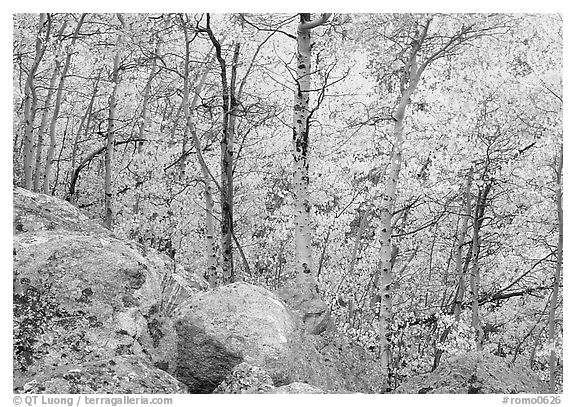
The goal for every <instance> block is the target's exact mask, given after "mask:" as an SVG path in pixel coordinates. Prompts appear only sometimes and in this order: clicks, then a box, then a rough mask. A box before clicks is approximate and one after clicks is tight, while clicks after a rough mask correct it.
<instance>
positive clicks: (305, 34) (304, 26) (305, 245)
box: [292, 13, 330, 286]
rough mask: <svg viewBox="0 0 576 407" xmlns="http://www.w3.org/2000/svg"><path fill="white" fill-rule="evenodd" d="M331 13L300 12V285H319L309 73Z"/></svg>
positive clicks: (296, 129) (296, 150)
mask: <svg viewBox="0 0 576 407" xmlns="http://www.w3.org/2000/svg"><path fill="white" fill-rule="evenodd" d="M329 17H330V14H322V17H320V18H319V19H317V20H315V21H310V14H309V13H300V24H299V25H298V30H297V40H296V41H297V43H296V78H297V83H296V86H297V88H296V92H295V93H294V117H293V127H292V153H293V156H294V178H293V188H294V201H295V208H294V209H295V215H294V229H295V230H294V244H295V262H296V272H297V276H296V279H297V281H298V282H299V284H301V285H308V284H312V285H314V286H315V285H316V284H317V283H316V278H315V276H314V275H313V273H312V268H313V267H312V232H311V230H310V193H309V191H308V185H309V183H310V178H309V175H308V167H309V157H308V151H309V131H310V127H309V126H310V75H311V69H312V61H311V55H312V45H311V40H310V37H311V31H312V29H313V28H315V27H318V26H320V25H322V24H324V23H326V22H327V21H328V18H329Z"/></svg>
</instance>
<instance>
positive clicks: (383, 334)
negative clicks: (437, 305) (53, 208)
mask: <svg viewBox="0 0 576 407" xmlns="http://www.w3.org/2000/svg"><path fill="white" fill-rule="evenodd" d="M429 25H430V20H428V21H427V23H426V25H425V27H424V29H423V30H422V32H421V34H420V35H419V39H418V40H413V42H412V45H411V50H410V55H409V57H408V60H407V61H406V64H405V77H404V79H403V80H402V81H401V83H400V91H401V96H400V101H399V103H398V106H397V107H396V109H395V111H394V113H393V115H392V118H393V119H394V133H393V137H394V144H393V147H392V153H391V157H390V161H391V165H390V172H389V174H388V178H387V179H386V185H385V188H384V198H383V202H382V215H381V218H380V220H381V226H380V230H379V243H380V253H379V260H380V279H379V283H380V321H379V322H380V327H379V328H380V365H381V368H382V375H383V378H382V382H383V383H382V392H383V393H386V392H389V391H390V389H391V379H392V349H391V345H392V343H391V339H392V338H391V337H392V314H393V310H392V291H391V285H392V279H393V277H392V257H393V246H394V245H393V244H392V214H393V213H394V205H395V203H396V196H397V194H396V191H397V186H398V181H399V179H400V169H401V166H402V144H403V143H404V117H405V114H406V108H407V107H408V105H409V104H410V98H411V97H412V94H413V93H414V91H415V90H416V87H417V86H418V82H419V81H420V77H421V76H422V72H423V70H424V69H425V65H422V66H421V67H420V68H419V67H418V61H417V55H418V51H419V50H420V46H421V44H422V43H423V41H424V39H425V38H426V35H427V33H428V26H429ZM387 165H388V163H385V166H387ZM384 168H385V167H384Z"/></svg>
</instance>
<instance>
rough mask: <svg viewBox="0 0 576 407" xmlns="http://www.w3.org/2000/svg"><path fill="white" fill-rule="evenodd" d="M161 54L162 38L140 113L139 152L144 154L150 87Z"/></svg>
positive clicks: (158, 44) (157, 46)
mask: <svg viewBox="0 0 576 407" xmlns="http://www.w3.org/2000/svg"><path fill="white" fill-rule="evenodd" d="M159 54H160V39H158V40H157V43H156V48H155V50H154V57H153V59H152V67H151V68H150V74H149V75H148V80H147V81H146V85H145V86H144V94H143V96H142V113H141V115H140V126H139V128H138V147H137V148H138V154H142V148H143V147H144V143H145V142H146V126H148V103H149V101H150V89H151V87H152V80H153V79H154V76H156V65H157V61H156V55H159Z"/></svg>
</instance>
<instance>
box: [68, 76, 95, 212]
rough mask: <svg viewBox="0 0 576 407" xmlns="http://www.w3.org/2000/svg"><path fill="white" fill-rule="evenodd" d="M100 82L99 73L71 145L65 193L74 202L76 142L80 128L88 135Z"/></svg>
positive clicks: (75, 199)
mask: <svg viewBox="0 0 576 407" xmlns="http://www.w3.org/2000/svg"><path fill="white" fill-rule="evenodd" d="M99 82H100V74H98V77H97V79H96V84H95V85H94V90H93V92H92V96H91V97H90V102H88V107H87V108H86V112H84V115H83V116H82V119H81V120H80V125H79V126H78V131H77V132H76V137H75V138H74V144H73V145H72V157H71V160H70V161H71V162H70V183H69V186H68V193H67V195H66V200H67V201H68V202H71V203H76V201H77V196H76V193H75V192H76V181H77V179H78V173H77V172H76V160H77V157H78V143H79V140H80V134H81V133H82V129H84V137H85V138H86V137H87V136H88V131H89V129H90V123H91V115H92V109H93V107H94V100H95V99H96V95H97V93H98V83H99ZM84 123H86V127H84Z"/></svg>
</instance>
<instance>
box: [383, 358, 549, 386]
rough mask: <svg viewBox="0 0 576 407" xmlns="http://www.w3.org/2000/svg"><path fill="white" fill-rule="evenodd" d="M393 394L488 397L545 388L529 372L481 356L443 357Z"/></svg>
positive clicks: (498, 360) (525, 369)
mask: <svg viewBox="0 0 576 407" xmlns="http://www.w3.org/2000/svg"><path fill="white" fill-rule="evenodd" d="M394 392H395V393H407V394H427V393H450V394H475V393H481V394H491V393H505V394H515V393H546V392H547V387H546V386H545V384H544V383H543V382H542V381H541V380H540V379H539V378H538V377H537V376H536V375H535V374H534V373H533V372H532V371H530V370H529V369H527V368H525V367H521V366H512V367H510V366H508V364H507V363H506V360H505V359H503V358H500V357H498V356H494V355H492V354H488V353H484V352H470V353H462V354H458V355H454V356H451V357H447V358H446V359H445V360H443V361H442V362H441V363H440V365H439V366H438V368H437V369H436V370H435V371H433V372H432V373H427V374H423V375H419V376H415V377H411V378H409V379H406V380H405V381H404V382H403V383H402V384H401V385H400V386H399V387H398V388H397V389H396V390H395V391H394Z"/></svg>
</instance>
